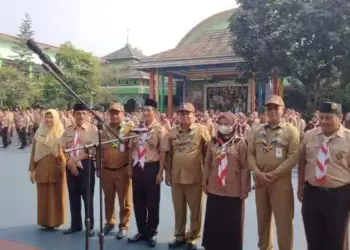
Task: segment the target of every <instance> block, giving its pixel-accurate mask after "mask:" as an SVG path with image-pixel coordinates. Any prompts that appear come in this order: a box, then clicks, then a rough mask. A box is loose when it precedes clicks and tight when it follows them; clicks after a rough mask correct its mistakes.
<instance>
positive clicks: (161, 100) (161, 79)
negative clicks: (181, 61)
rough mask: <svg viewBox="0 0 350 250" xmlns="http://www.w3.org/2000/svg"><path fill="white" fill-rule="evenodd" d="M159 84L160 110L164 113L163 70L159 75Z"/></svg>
mask: <svg viewBox="0 0 350 250" xmlns="http://www.w3.org/2000/svg"><path fill="white" fill-rule="evenodd" d="M160 84H161V89H160V112H161V113H164V99H165V78H164V74H163V72H162V75H161V76H160Z"/></svg>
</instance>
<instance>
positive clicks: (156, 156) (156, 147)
mask: <svg viewBox="0 0 350 250" xmlns="http://www.w3.org/2000/svg"><path fill="white" fill-rule="evenodd" d="M148 129H149V139H148V140H147V143H146V156H145V162H146V163H147V162H157V161H159V160H160V152H164V153H165V152H168V151H169V139H168V132H167V131H166V129H165V128H164V127H163V126H162V125H161V124H160V123H159V122H158V121H157V120H156V121H154V122H153V123H152V124H151V125H150V126H148ZM138 143H139V138H138V137H136V138H132V139H130V141H129V148H131V149H136V148H137V146H138Z"/></svg>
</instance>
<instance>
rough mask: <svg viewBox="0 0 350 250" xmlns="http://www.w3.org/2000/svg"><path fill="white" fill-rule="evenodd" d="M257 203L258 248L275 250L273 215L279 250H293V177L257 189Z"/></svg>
mask: <svg viewBox="0 0 350 250" xmlns="http://www.w3.org/2000/svg"><path fill="white" fill-rule="evenodd" d="M255 202H256V211H257V220H258V235H259V242H258V247H259V249H260V250H273V245H272V234H271V228H272V224H271V218H272V213H273V215H274V218H275V222H276V229H277V239H278V249H279V250H292V249H293V218H294V195H293V188H292V183H291V176H290V175H289V176H287V177H283V178H280V179H278V180H276V181H275V182H274V183H272V184H270V185H269V186H268V187H264V188H256V191H255Z"/></svg>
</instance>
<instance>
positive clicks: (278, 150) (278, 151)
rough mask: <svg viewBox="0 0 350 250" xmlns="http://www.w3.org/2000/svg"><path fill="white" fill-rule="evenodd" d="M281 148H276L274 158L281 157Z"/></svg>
mask: <svg viewBox="0 0 350 250" xmlns="http://www.w3.org/2000/svg"><path fill="white" fill-rule="evenodd" d="M282 156H283V154H282V148H276V158H282Z"/></svg>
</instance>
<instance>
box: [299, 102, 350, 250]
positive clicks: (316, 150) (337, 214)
mask: <svg viewBox="0 0 350 250" xmlns="http://www.w3.org/2000/svg"><path fill="white" fill-rule="evenodd" d="M318 117H319V121H320V127H318V128H315V129H312V130H309V131H307V132H306V134H305V136H304V140H303V142H302V145H301V151H300V160H299V167H298V199H299V201H301V202H302V216H303V221H304V227H305V234H306V241H307V245H308V250H342V249H343V245H344V235H345V231H346V227H347V225H348V215H349V210H350V195H349V194H350V168H349V165H350V131H349V130H348V129H346V128H344V127H343V126H342V125H341V121H342V111H341V105H340V104H337V103H332V102H326V103H323V104H322V105H321V107H320V113H319V115H318ZM346 236H347V235H346Z"/></svg>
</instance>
